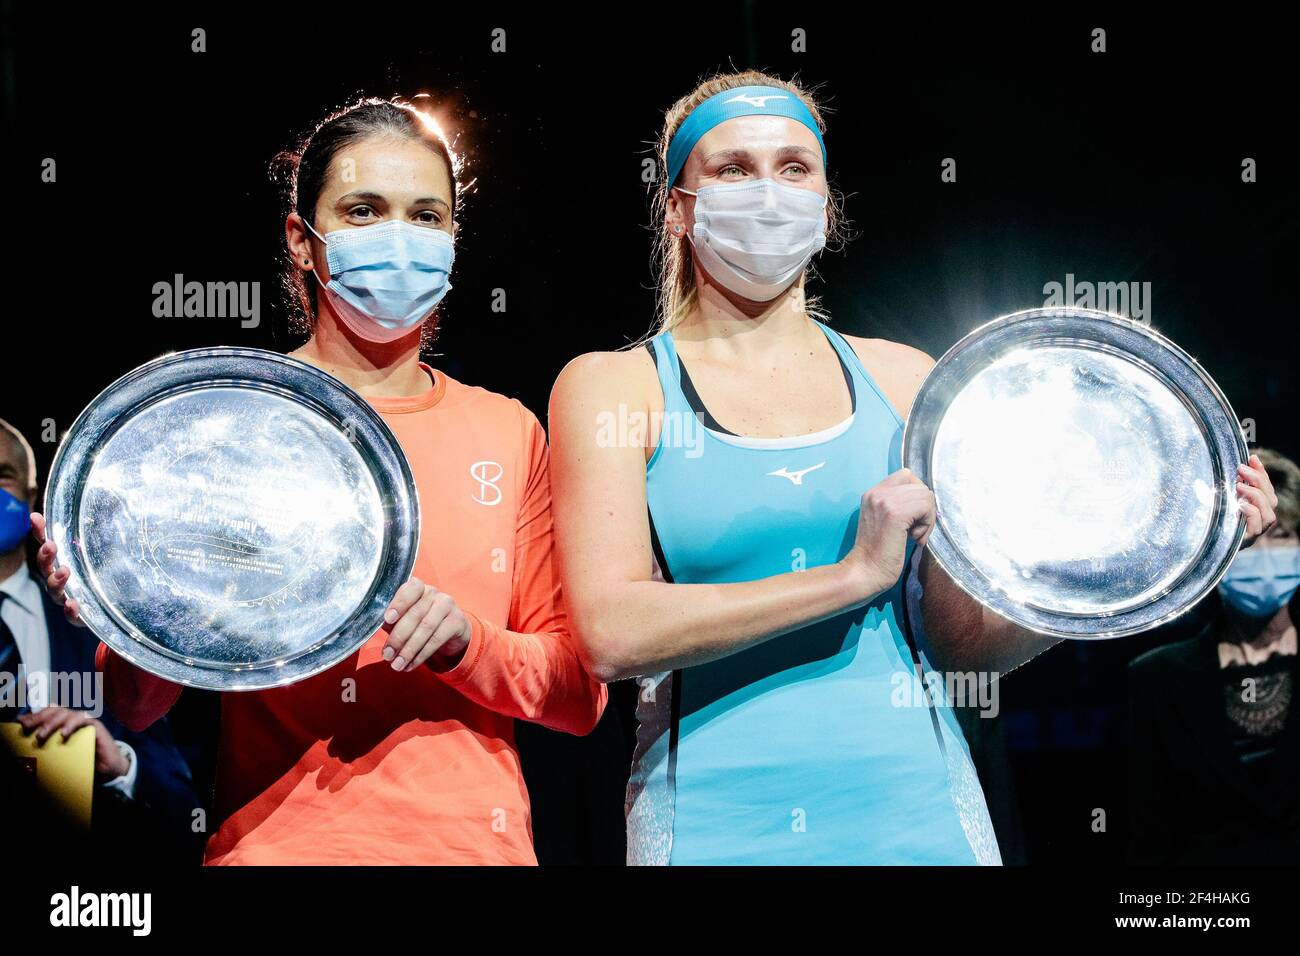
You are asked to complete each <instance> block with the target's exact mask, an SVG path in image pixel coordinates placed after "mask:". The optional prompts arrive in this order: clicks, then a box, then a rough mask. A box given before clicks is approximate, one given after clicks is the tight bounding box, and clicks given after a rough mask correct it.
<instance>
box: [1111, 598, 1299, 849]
mask: <svg viewBox="0 0 1300 956" xmlns="http://www.w3.org/2000/svg"><path fill="white" fill-rule="evenodd" d="M1221 624H1222V622H1221V619H1219V618H1217V617H1215V618H1214V619H1212V620H1211V621H1210V623H1209V624H1208V625H1207V626H1206V627H1205V628H1204V629H1203V630H1202V631H1201V632H1200V634H1198V635H1197V636H1196V637H1194V638H1192V639H1191V640H1188V641H1182V642H1180V643H1177V644H1170V645H1168V646H1165V647H1161V648H1157V649H1156V650H1154V651H1150V652H1149V653H1147V654H1144V655H1142V656H1141V657H1139V658H1137V659H1136V660H1134V661H1133V662H1132V663H1131V664H1130V665H1129V707H1128V711H1129V753H1128V757H1129V809H1130V828H1129V834H1130V840H1129V859H1130V862H1133V863H1171V864H1188V865H1193V864H1206V865H1215V864H1272V863H1277V864H1285V865H1295V864H1296V863H1300V713H1297V711H1300V701H1292V703H1291V709H1290V713H1289V714H1288V717H1287V725H1286V729H1285V730H1284V732H1283V736H1282V740H1281V742H1280V744H1279V747H1278V752H1277V758H1278V759H1279V760H1280V761H1281V762H1282V763H1281V765H1280V769H1281V770H1282V776H1283V778H1284V779H1286V780H1289V781H1290V782H1289V784H1288V785H1286V786H1284V787H1279V788H1275V789H1272V790H1270V791H1268V792H1264V791H1262V790H1261V789H1260V788H1259V787H1257V786H1256V785H1254V783H1253V782H1252V780H1251V779H1250V778H1249V777H1248V776H1247V775H1246V773H1245V772H1244V771H1243V769H1242V767H1241V765H1240V763H1239V762H1238V760H1237V759H1236V757H1235V756H1234V754H1233V752H1232V744H1231V741H1232V737H1231V729H1230V725H1229V721H1228V717H1227V714H1226V713H1225V710H1224V704H1223V684H1222V677H1221V675H1220V669H1219V657H1218V635H1219V633H1220V627H1221Z"/></svg>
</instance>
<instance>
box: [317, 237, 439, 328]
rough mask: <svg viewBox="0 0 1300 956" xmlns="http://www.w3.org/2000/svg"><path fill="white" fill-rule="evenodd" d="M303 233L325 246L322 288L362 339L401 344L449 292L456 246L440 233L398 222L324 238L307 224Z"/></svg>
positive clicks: (341, 315)
mask: <svg viewBox="0 0 1300 956" xmlns="http://www.w3.org/2000/svg"><path fill="white" fill-rule="evenodd" d="M307 228H308V229H311V231H312V234H313V235H315V236H316V238H318V239H319V240H320V241H321V242H323V243H325V253H326V255H325V263H326V265H327V266H328V267H329V271H330V281H329V282H328V283H321V286H322V288H324V290H325V292H326V294H328V295H329V297H330V304H331V306H332V307H333V311H334V314H335V315H337V316H338V317H339V318H340V319H341V320H342V321H343V322H344V323H345V324H346V325H347V326H348V328H350V329H351V330H352V331H353V332H355V333H356V334H357V335H359V336H361V337H362V338H363V339H368V340H369V341H371V342H391V341H393V340H394V339H400V338H401V337H402V336H403V335H406V334H407V333H408V332H410V330H411V329H413V328H415V327H416V326H418V325H419V324H420V323H421V322H423V321H424V320H425V318H426V317H428V315H429V313H430V312H432V311H433V309H434V307H435V306H436V305H437V304H438V303H439V302H441V301H442V297H443V296H444V295H446V294H447V291H448V290H449V289H450V288H451V282H450V281H449V276H450V275H451V264H452V261H453V260H454V259H455V256H456V250H455V244H454V243H453V241H452V238H451V234H450V233H447V232H444V231H443V230H441V229H434V228H432V227H429V226H414V225H412V224H411V223H409V222H402V221H400V220H397V219H393V220H389V221H388V222H381V223H377V224H376V225H373V226H359V227H357V228H355V229H336V230H334V231H333V232H330V233H326V234H325V235H323V236H322V235H321V234H320V233H318V232H316V230H315V229H312V227H311V224H310V223H308V224H307ZM312 274H313V275H316V271H315V270H314V269H313V270H312ZM316 281H317V282H320V276H319V275H316Z"/></svg>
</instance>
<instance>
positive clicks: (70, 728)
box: [0, 420, 201, 861]
mask: <svg viewBox="0 0 1300 956" xmlns="http://www.w3.org/2000/svg"><path fill="white" fill-rule="evenodd" d="M36 497H37V482H36V461H35V457H34V456H33V454H32V449H31V446H30V445H29V444H28V443H27V440H26V439H25V438H24V437H23V435H22V433H21V432H19V431H18V430H17V429H16V428H14V427H13V426H11V425H10V424H9V423H7V422H5V421H3V420H0V681H2V682H3V683H2V684H0V690H2V693H0V721H17V723H18V724H20V725H21V726H22V729H23V733H24V734H25V735H31V736H33V737H34V740H35V743H36V744H37V747H38V749H40V748H44V747H46V746H49V745H50V741H51V740H52V739H54V738H55V737H56V735H58V736H59V737H61V738H62V739H63V740H67V739H68V738H69V737H71V736H72V735H73V734H74V733H76V732H77V731H78V730H80V729H81V728H83V727H92V728H94V731H95V758H94V759H95V777H94V779H95V794H94V802H93V805H92V836H93V839H94V842H95V844H96V845H98V846H101V847H119V848H120V847H124V846H127V845H130V846H132V847H135V848H137V850H136V852H143V853H146V854H147V855H148V856H150V857H151V858H157V857H163V858H169V859H174V860H177V861H181V860H185V859H190V860H193V861H197V859H198V851H199V848H200V846H201V843H200V842H199V840H198V838H197V837H196V836H195V834H194V832H193V829H192V827H191V820H192V815H193V813H194V810H195V809H196V808H198V807H199V806H201V803H200V801H199V798H198V796H197V795H196V794H195V790H194V786H193V781H192V777H191V774H190V769H189V766H188V765H187V764H186V762H185V759H184V758H183V757H182V756H181V753H180V751H179V750H178V749H177V748H176V746H175V743H174V742H173V740H172V735H171V729H170V727H169V725H168V723H167V721H166V720H160V721H158V722H157V723H156V724H154V725H153V726H152V727H150V728H148V729H147V730H144V731H142V732H140V733H132V732H131V731H129V730H127V728H126V727H124V726H123V725H122V724H121V722H120V721H118V719H117V718H116V717H114V716H113V714H112V713H110V712H109V711H107V710H104V709H103V707H104V701H103V700H102V699H101V698H100V696H99V694H98V691H97V688H98V687H99V686H100V685H99V684H97V683H95V681H94V677H95V649H96V647H97V646H98V645H99V641H98V640H97V639H96V638H95V636H94V635H93V634H91V633H90V632H89V631H86V630H84V629H82V628H78V627H76V626H74V625H73V624H71V623H70V622H69V621H68V620H67V619H66V618H65V616H64V614H63V611H62V609H61V608H59V607H58V606H57V605H56V604H55V603H54V602H53V601H52V600H51V599H50V597H49V595H48V594H46V592H45V589H44V588H43V587H41V585H40V583H39V582H38V581H37V579H36V577H35V576H34V575H33V573H32V570H31V565H30V563H29V561H28V555H27V549H26V544H27V540H28V531H29V529H30V517H29V516H30V514H31V511H32V507H33V506H34V504H35V502H36ZM20 685H21V687H20ZM73 687H75V688H76V689H77V690H78V691H79V693H77V694H76V695H75V698H72V699H65V691H67V690H69V689H71V688H73ZM38 759H39V758H38ZM37 799H39V797H37ZM27 809H29V810H30V809H32V808H30V807H29V808H27ZM47 816H48V815H47ZM37 818H40V814H37V816H36V817H32V818H31V819H37ZM24 819H27V818H24Z"/></svg>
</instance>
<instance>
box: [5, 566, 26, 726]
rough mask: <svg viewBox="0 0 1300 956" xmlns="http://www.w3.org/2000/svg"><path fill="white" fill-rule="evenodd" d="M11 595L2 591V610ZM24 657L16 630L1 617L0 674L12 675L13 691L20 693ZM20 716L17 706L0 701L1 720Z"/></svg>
mask: <svg viewBox="0 0 1300 956" xmlns="http://www.w3.org/2000/svg"><path fill="white" fill-rule="evenodd" d="M8 597H9V595H8V594H5V592H4V591H0V612H3V610H4V606H5V599H6V598H8ZM21 662H22V658H21V657H20V656H19V655H18V642H17V641H15V640H14V632H13V631H11V630H9V625H8V624H6V623H5V621H4V618H3V617H0V674H7V675H10V678H11V680H12V684H11V686H12V688H13V692H14V694H15V695H16V694H17V693H18V665H19V664H20V663H21ZM17 716H18V708H17V706H9V705H7V704H5V703H0V720H13V719H14V718H15V717H17Z"/></svg>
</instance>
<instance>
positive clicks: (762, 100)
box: [723, 93, 790, 110]
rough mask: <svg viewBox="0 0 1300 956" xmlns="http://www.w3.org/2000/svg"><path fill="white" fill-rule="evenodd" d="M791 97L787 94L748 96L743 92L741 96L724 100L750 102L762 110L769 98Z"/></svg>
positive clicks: (781, 98)
mask: <svg viewBox="0 0 1300 956" xmlns="http://www.w3.org/2000/svg"><path fill="white" fill-rule="evenodd" d="M789 98H790V97H788V96H785V95H780V96H776V95H773V96H746V95H745V94H744V93H741V94H740V95H739V96H733V97H732V98H731V99H729V100H723V102H724V103H748V104H749V105H750V106H753V107H756V108H757V109H760V110H761V109H762V108H763V107H764V105H766V103H767V101H768V100H788V99H789Z"/></svg>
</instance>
